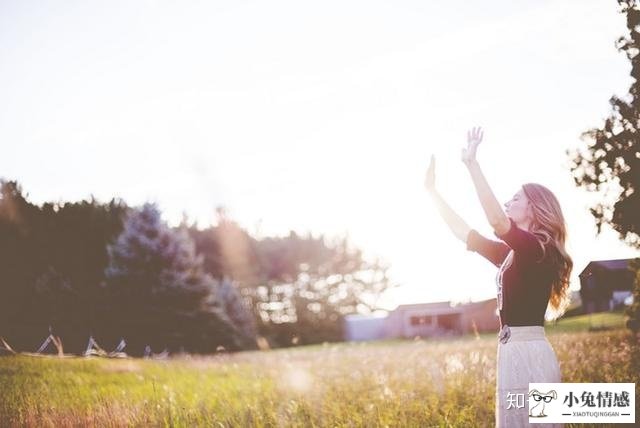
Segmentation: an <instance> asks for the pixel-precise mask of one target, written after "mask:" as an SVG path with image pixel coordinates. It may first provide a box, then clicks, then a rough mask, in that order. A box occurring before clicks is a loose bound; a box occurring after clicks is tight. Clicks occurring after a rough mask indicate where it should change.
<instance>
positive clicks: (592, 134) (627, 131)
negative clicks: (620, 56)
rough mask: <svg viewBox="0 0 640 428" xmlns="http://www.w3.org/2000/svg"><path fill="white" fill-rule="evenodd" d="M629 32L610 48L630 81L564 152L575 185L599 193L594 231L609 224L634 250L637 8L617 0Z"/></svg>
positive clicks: (639, 183)
mask: <svg viewBox="0 0 640 428" xmlns="http://www.w3.org/2000/svg"><path fill="white" fill-rule="evenodd" d="M618 3H619V4H620V5H621V7H622V10H621V12H622V13H625V14H626V17H627V28H628V30H629V34H628V35H626V36H623V37H620V38H619V39H618V40H617V43H616V46H617V48H618V50H619V51H622V52H624V53H625V54H626V55H627V58H629V60H630V61H631V77H632V80H633V82H632V84H631V87H630V88H629V93H628V94H627V95H626V96H624V97H617V96H615V95H614V96H612V97H611V99H610V100H609V103H610V104H611V107H612V109H613V111H612V113H611V115H610V116H609V117H608V118H607V119H606V120H605V122H604V125H603V126H602V127H599V128H592V129H590V130H588V131H586V132H584V133H583V134H582V136H583V139H585V140H587V145H586V147H581V148H579V149H576V150H568V151H567V154H568V155H569V157H570V159H571V162H572V164H571V173H572V175H573V178H574V181H575V183H576V185H577V186H579V187H582V188H586V189H587V190H588V191H592V192H602V194H603V198H602V199H601V200H600V201H599V202H597V203H596V204H595V206H593V207H592V208H591V214H592V215H593V217H594V218H595V222H596V226H597V228H598V233H600V232H601V227H602V225H604V224H609V225H610V226H611V227H612V228H613V229H614V230H616V231H617V232H618V233H619V234H620V237H621V238H622V239H623V240H624V241H625V242H627V243H628V244H629V245H631V246H634V247H636V248H640V215H638V214H639V213H640V191H639V189H640V144H638V141H639V138H638V135H639V134H638V132H639V131H640V86H639V85H640V83H639V81H638V79H639V78H640V56H639V55H638V53H640V31H639V30H640V28H639V26H640V10H638V7H637V2H636V0H618Z"/></svg>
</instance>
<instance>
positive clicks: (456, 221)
mask: <svg viewBox="0 0 640 428" xmlns="http://www.w3.org/2000/svg"><path fill="white" fill-rule="evenodd" d="M435 174H436V159H435V157H434V156H433V155H432V156H431V162H430V163H429V168H428V169H427V176H426V178H425V182H424V187H425V188H426V189H427V191H428V193H429V196H431V199H432V200H433V201H434V203H435V204H436V207H437V208H438V213H439V214H440V216H441V217H442V218H443V219H444V221H445V223H447V226H449V229H451V231H452V232H453V234H454V235H455V236H456V238H458V239H459V240H461V241H462V242H467V236H468V235H469V231H470V230H471V228H470V227H469V225H467V223H466V222H465V221H464V220H463V219H462V218H461V217H460V216H459V215H458V214H456V212H455V211H454V210H453V209H451V207H450V206H449V204H447V202H446V201H445V200H444V199H443V198H442V196H440V194H439V193H438V191H437V190H436V175H435Z"/></svg>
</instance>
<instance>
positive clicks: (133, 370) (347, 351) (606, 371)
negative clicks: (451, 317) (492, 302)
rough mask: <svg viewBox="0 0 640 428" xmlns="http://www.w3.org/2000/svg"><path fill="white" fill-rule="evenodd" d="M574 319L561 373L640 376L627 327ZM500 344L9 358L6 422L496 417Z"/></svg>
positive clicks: (352, 423)
mask: <svg viewBox="0 0 640 428" xmlns="http://www.w3.org/2000/svg"><path fill="white" fill-rule="evenodd" d="M567 321H568V322H569V326H570V328H577V327H576V325H581V326H582V327H584V322H582V323H580V322H578V321H579V320H567ZM565 328H566V329H569V327H568V326H565V325H562V323H561V322H559V323H558V325H557V326H554V327H549V331H550V332H552V333H553V334H549V335H548V338H549V341H550V342H551V344H552V346H553V347H554V350H555V351H556V354H557V355H558V359H559V361H560V365H561V369H562V376H563V382H636V385H640V350H639V349H638V345H637V343H636V342H635V341H634V339H633V336H632V335H631V334H630V333H629V332H628V331H626V330H624V329H616V330H612V331H599V332H587V331H567V330H562V329H565ZM553 329H555V330H553ZM552 330H553V331H552ZM496 346H497V342H496V338H495V334H493V333H492V334H490V335H486V336H481V337H480V338H473V337H470V336H466V337H459V338H454V339H444V340H433V339H428V340H406V341H404V340H403V341H399V340H394V341H386V342H385V341H379V342H370V343H362V342H352V343H336V344H326V345H321V346H312V347H297V348H288V349H277V350H272V351H262V352H260V351H255V352H241V353H237V354H233V355H219V356H212V357H201V358H181V359H170V360H167V361H153V360H139V359H129V360H104V359H83V358H64V359H58V358H56V357H44V358H37V357H27V356H15V357H5V358H0V426H3V427H4V426H34V427H35V426H37V427H41V426H44V427H46V426H51V427H53V426H55V427H60V426H206V427H228V426H241V427H244V426H255V427H290V426H291V427H384V426H408V427H423V426H441V427H445V426H452V427H458V426H493V423H494V405H495V401H494V393H495V364H496ZM636 411H637V409H636ZM567 426H569V425H567ZM599 426H601V425H599Z"/></svg>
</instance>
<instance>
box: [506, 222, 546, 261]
mask: <svg viewBox="0 0 640 428" xmlns="http://www.w3.org/2000/svg"><path fill="white" fill-rule="evenodd" d="M509 221H510V222H511V227H510V228H509V230H508V231H507V232H506V233H504V234H502V235H499V234H498V233H497V232H495V231H494V232H493V233H494V235H496V236H497V237H498V238H500V239H502V240H503V241H504V242H505V243H506V244H507V245H508V246H509V248H511V249H513V251H514V252H515V253H516V255H518V256H519V257H520V258H523V257H524V258H525V259H527V260H530V261H534V262H540V261H541V259H542V258H543V256H544V247H543V244H542V242H541V241H540V240H539V239H538V238H537V237H536V235H534V234H533V233H531V232H528V231H526V230H523V229H520V228H519V227H518V226H517V225H516V223H515V222H514V221H513V219H512V218H509Z"/></svg>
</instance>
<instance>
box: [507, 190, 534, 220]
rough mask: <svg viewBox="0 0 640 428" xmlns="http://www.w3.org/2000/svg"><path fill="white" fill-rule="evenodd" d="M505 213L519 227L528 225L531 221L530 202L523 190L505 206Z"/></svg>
mask: <svg viewBox="0 0 640 428" xmlns="http://www.w3.org/2000/svg"><path fill="white" fill-rule="evenodd" d="M504 208H505V213H506V214H507V216H508V217H510V218H512V219H513V221H514V222H515V223H516V224H517V225H519V226H520V225H523V224H527V223H528V222H529V221H530V220H531V209H530V208H529V200H528V199H527V196H526V195H525V194H524V191H523V190H522V189H520V190H518V192H517V193H516V194H515V195H513V198H511V200H510V201H508V202H507V203H505V204H504Z"/></svg>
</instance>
